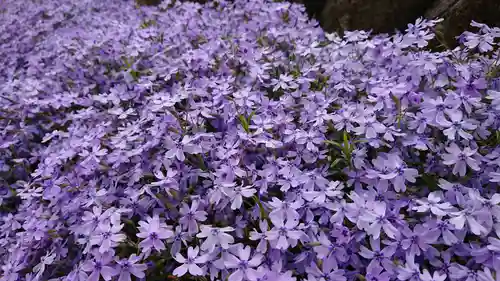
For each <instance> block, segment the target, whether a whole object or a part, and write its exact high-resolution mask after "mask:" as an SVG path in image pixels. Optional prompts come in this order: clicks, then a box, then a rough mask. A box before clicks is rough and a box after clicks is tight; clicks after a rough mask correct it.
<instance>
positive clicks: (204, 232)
mask: <svg viewBox="0 0 500 281" xmlns="http://www.w3.org/2000/svg"><path fill="white" fill-rule="evenodd" d="M232 231H234V228H232V227H230V226H227V227H222V228H218V227H212V226H210V225H202V226H201V232H199V233H198V234H197V235H196V237H198V238H206V239H205V241H203V243H202V244H201V249H202V250H203V251H208V252H211V251H213V249H214V248H215V247H216V246H218V245H220V246H221V247H222V248H223V249H227V248H229V244H232V243H234V238H233V236H231V235H230V234H227V232H232Z"/></svg>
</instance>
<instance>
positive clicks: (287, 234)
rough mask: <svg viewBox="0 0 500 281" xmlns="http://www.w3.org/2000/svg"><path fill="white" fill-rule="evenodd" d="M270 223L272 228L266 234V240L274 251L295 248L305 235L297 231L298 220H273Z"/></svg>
mask: <svg viewBox="0 0 500 281" xmlns="http://www.w3.org/2000/svg"><path fill="white" fill-rule="evenodd" d="M272 222H273V224H274V227H273V228H272V229H271V230H269V231H267V232H266V238H267V240H269V243H270V244H271V247H273V248H275V249H281V250H285V249H287V248H288V247H289V246H291V247H295V246H297V243H298V241H299V240H301V239H302V238H303V237H304V235H305V233H304V232H303V231H301V230H297V226H298V224H299V221H298V220H293V219H287V220H286V221H285V220H284V218H281V219H278V218H275V219H272Z"/></svg>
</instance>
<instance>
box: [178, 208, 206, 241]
mask: <svg viewBox="0 0 500 281" xmlns="http://www.w3.org/2000/svg"><path fill="white" fill-rule="evenodd" d="M198 206H199V203H198V201H193V202H192V203H191V207H189V206H188V205H187V204H186V203H183V204H182V206H181V208H180V210H179V213H180V214H181V218H180V219H179V223H180V224H181V225H182V226H183V228H184V229H186V230H187V231H188V234H195V233H197V232H198V221H205V220H206V219H207V212H205V211H198Z"/></svg>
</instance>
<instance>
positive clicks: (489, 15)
mask: <svg viewBox="0 0 500 281" xmlns="http://www.w3.org/2000/svg"><path fill="white" fill-rule="evenodd" d="M425 16H426V17H427V18H437V17H440V18H444V21H443V22H442V23H441V24H440V25H441V26H440V28H441V30H442V32H443V37H444V40H445V42H446V43H447V44H448V45H450V46H453V45H455V44H456V42H457V40H456V38H455V37H456V36H459V35H460V34H461V33H462V32H464V31H466V30H473V29H471V28H470V23H471V21H472V20H475V21H477V22H480V23H485V24H488V25H489V26H492V27H493V26H500V1H499V0H439V1H437V2H436V3H435V4H434V5H433V6H432V7H431V8H430V9H429V10H427V12H426V13H425Z"/></svg>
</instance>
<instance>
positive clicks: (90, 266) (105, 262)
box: [82, 252, 118, 281]
mask: <svg viewBox="0 0 500 281" xmlns="http://www.w3.org/2000/svg"><path fill="white" fill-rule="evenodd" d="M112 260H113V254H112V253H111V252H106V253H104V254H101V253H99V252H97V253H95V254H94V258H93V259H91V260H87V261H85V262H84V263H83V264H82V270H83V271H85V272H90V275H89V278H88V280H90V281H98V280H99V277H100V276H102V278H103V279H104V280H106V281H109V280H111V279H112V278H113V276H116V275H118V271H117V270H116V269H114V268H113V267H111V266H110V262H111V261H112Z"/></svg>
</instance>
